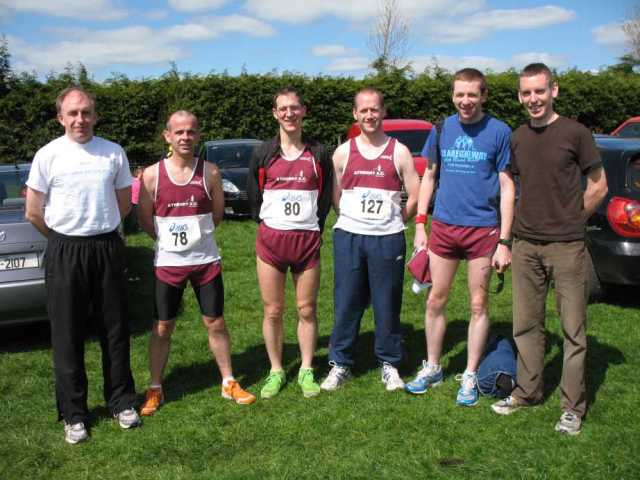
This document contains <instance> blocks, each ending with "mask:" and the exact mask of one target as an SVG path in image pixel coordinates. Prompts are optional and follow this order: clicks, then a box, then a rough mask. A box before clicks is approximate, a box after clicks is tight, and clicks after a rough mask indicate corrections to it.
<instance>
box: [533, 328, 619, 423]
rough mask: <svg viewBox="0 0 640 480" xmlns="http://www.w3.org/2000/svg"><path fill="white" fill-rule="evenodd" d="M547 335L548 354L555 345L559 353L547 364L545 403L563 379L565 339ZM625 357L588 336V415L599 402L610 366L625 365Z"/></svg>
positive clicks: (545, 369)
mask: <svg viewBox="0 0 640 480" xmlns="http://www.w3.org/2000/svg"><path fill="white" fill-rule="evenodd" d="M546 333H547V343H546V351H547V352H548V351H549V350H550V349H551V347H552V346H553V345H554V344H555V345H556V346H557V347H558V351H557V353H556V354H555V355H554V356H553V358H552V359H551V360H550V361H549V362H547V364H546V365H545V367H544V378H545V385H544V396H543V400H542V401H543V402H545V401H546V400H547V399H548V398H549V397H550V396H551V395H552V394H553V392H554V391H555V390H556V388H558V386H559V385H560V380H561V378H562V363H563V349H562V345H563V343H564V339H563V338H562V337H560V336H559V335H555V334H552V333H549V332H546ZM624 361H625V356H624V354H623V353H622V352H621V351H620V350H618V349H617V348H615V347H613V346H611V345H608V344H606V343H601V342H599V341H598V339H597V338H596V337H595V336H593V335H587V366H586V369H587V370H586V383H587V413H588V410H589V408H591V406H592V405H593V404H595V403H596V401H597V396H598V390H600V387H601V386H602V384H603V383H604V381H605V378H606V376H607V370H608V369H609V366H610V365H620V364H622V363H624Z"/></svg>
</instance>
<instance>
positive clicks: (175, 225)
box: [169, 223, 189, 233]
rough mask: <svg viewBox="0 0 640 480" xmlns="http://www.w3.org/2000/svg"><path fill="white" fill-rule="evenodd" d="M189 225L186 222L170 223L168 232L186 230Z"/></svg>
mask: <svg viewBox="0 0 640 480" xmlns="http://www.w3.org/2000/svg"><path fill="white" fill-rule="evenodd" d="M188 231H189V225H187V224H186V223H172V224H171V225H169V233H180V232H188Z"/></svg>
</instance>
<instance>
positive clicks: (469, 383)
mask: <svg viewBox="0 0 640 480" xmlns="http://www.w3.org/2000/svg"><path fill="white" fill-rule="evenodd" d="M456 380H460V389H459V390H458V396H457V398H456V403H457V404H458V405H460V406H463V407H474V406H476V405H477V404H478V397H479V394H478V377H477V376H476V374H475V373H469V372H467V371H466V370H465V372H464V373H463V374H462V376H457V377H456Z"/></svg>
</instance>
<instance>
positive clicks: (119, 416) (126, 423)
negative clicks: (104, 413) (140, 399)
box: [113, 408, 141, 429]
mask: <svg viewBox="0 0 640 480" xmlns="http://www.w3.org/2000/svg"><path fill="white" fill-rule="evenodd" d="M113 417H114V418H115V419H116V420H118V424H119V425H120V428H124V429H129V428H133V427H137V426H139V425H140V423H141V422H140V417H139V416H138V412H136V410H135V408H126V409H124V410H122V411H121V412H119V413H116V414H115V415H114V416H113Z"/></svg>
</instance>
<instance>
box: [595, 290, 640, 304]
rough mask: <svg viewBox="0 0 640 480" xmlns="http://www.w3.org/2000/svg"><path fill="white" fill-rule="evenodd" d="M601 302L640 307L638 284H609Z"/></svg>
mask: <svg viewBox="0 0 640 480" xmlns="http://www.w3.org/2000/svg"><path fill="white" fill-rule="evenodd" d="M600 302H602V303H605V304H607V305H616V306H618V307H627V308H628V307H631V308H640V297H639V296H638V286H637V285H615V286H613V285H608V286H607V287H606V292H605V295H604V298H602V299H601V300H600Z"/></svg>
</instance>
